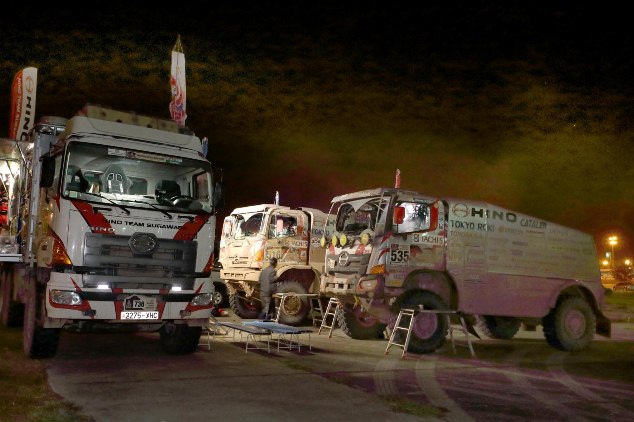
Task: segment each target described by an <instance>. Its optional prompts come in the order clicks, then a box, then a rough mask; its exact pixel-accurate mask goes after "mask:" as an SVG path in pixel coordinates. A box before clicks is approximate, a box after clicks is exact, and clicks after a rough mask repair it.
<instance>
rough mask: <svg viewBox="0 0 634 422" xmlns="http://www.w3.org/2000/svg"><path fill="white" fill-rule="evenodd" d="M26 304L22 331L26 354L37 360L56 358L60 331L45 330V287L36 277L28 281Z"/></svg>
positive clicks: (55, 329)
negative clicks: (36, 280)
mask: <svg viewBox="0 0 634 422" xmlns="http://www.w3.org/2000/svg"><path fill="white" fill-rule="evenodd" d="M25 282H26V285H27V286H26V304H25V305H24V327H23V329H22V345H23V348H24V353H25V354H26V355H27V356H29V357H31V358H35V359H46V358H51V357H53V356H55V354H56V353H57V345H58V344H59V329H57V328H43V327H42V321H43V319H44V315H45V312H46V310H45V305H44V297H45V296H46V289H45V286H43V285H41V284H38V283H36V282H35V278H34V277H28V278H27V279H26V280H25Z"/></svg>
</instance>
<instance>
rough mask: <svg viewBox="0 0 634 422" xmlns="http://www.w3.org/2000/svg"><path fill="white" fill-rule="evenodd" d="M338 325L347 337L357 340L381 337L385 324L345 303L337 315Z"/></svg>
mask: <svg viewBox="0 0 634 422" xmlns="http://www.w3.org/2000/svg"><path fill="white" fill-rule="evenodd" d="M338 322H339V326H340V327H341V331H343V332H344V333H345V334H346V335H347V336H348V337H350V338H354V339H357V340H367V339H375V338H381V337H382V336H383V331H384V330H385V324H382V323H380V322H379V321H378V320H377V319H376V318H375V317H373V316H372V315H370V314H368V313H367V312H364V311H362V310H361V308H359V307H358V306H357V307H353V306H352V305H350V304H345V305H344V306H343V309H340V311H339V315H338Z"/></svg>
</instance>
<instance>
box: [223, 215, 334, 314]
mask: <svg viewBox="0 0 634 422" xmlns="http://www.w3.org/2000/svg"><path fill="white" fill-rule="evenodd" d="M327 220H328V218H327V215H326V214H325V213H323V212H322V211H320V210H317V209H313V208H290V207H287V206H282V205H275V204H261V205H253V206H247V207H241V208H236V209H234V210H233V211H232V212H231V214H230V215H229V216H227V217H226V218H225V220H224V223H223V227H222V235H221V239H220V252H219V254H218V255H219V258H220V259H219V261H220V264H221V269H220V277H221V278H222V279H223V280H224V281H225V283H226V285H227V287H228V288H229V304H230V306H231V309H232V310H233V311H234V312H235V313H236V315H238V316H239V317H241V318H256V317H257V316H258V314H259V313H260V310H261V302H260V289H259V284H260V283H259V277H260V273H261V272H262V269H263V268H264V266H265V265H266V264H267V263H268V261H269V259H270V258H273V257H275V258H277V281H278V282H277V286H276V292H277V293H291V292H292V293H297V294H300V295H301V294H311V293H315V294H318V292H319V283H320V277H321V275H322V273H323V267H324V255H325V251H324V249H323V248H321V247H320V244H319V241H320V239H321V237H322V236H323V235H329V234H330V225H327ZM331 221H332V219H331ZM330 224H332V223H330ZM310 309H311V302H310V300H309V299H308V298H307V297H306V296H294V297H293V296H289V297H288V298H287V299H286V300H285V301H284V303H283V306H282V309H281V310H280V312H281V313H280V322H282V323H284V324H287V325H293V326H297V325H299V324H301V323H302V321H304V320H305V319H306V317H307V316H308V313H309V312H310Z"/></svg>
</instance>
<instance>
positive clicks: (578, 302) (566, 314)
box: [542, 297, 597, 352]
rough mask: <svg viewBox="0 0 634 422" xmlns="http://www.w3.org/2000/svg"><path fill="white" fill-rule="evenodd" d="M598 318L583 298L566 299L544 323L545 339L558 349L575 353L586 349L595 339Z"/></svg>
mask: <svg viewBox="0 0 634 422" xmlns="http://www.w3.org/2000/svg"><path fill="white" fill-rule="evenodd" d="M596 323H597V317H596V315H595V314H594V311H593V310H592V307H591V306H590V304H589V303H588V302H587V301H586V300H585V299H583V298H581V297H564V298H560V299H559V300H558V301H557V306H555V308H554V309H552V310H551V311H550V312H549V313H548V315H546V316H545V317H544V319H543V321H542V324H543V326H544V337H546V341H547V342H548V344H550V345H551V346H553V347H554V348H556V349H560V350H566V351H569V352H574V351H577V350H582V349H585V348H586V347H587V346H588V345H589V344H590V342H591V341H592V339H593V337H594V332H595V330H596Z"/></svg>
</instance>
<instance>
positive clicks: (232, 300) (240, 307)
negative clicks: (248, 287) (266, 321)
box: [229, 291, 261, 319]
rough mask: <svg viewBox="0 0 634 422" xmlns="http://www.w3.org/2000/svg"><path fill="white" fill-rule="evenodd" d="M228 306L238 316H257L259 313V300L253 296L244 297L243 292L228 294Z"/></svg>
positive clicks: (248, 317)
mask: <svg viewBox="0 0 634 422" xmlns="http://www.w3.org/2000/svg"><path fill="white" fill-rule="evenodd" d="M229 306H230V307H231V310H232V311H233V312H234V313H235V314H236V315H237V316H239V317H240V318H245V319H250V318H257V317H258V314H259V313H260V308H261V306H260V301H259V300H258V301H256V300H255V298H253V297H246V295H245V293H244V292H241V291H237V292H236V293H232V294H230V295H229Z"/></svg>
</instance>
